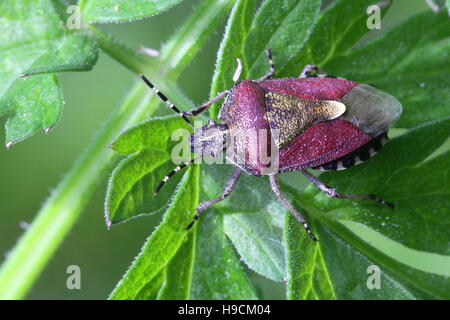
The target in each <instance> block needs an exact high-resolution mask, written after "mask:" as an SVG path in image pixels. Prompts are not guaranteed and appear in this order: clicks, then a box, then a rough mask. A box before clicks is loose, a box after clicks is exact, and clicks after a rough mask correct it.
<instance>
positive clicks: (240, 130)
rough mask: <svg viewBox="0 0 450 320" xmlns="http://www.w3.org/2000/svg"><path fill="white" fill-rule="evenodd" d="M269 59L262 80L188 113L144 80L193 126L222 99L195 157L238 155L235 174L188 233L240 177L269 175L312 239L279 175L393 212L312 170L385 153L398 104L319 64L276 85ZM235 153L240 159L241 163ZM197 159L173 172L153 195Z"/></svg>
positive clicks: (199, 133)
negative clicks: (294, 174)
mask: <svg viewBox="0 0 450 320" xmlns="http://www.w3.org/2000/svg"><path fill="white" fill-rule="evenodd" d="M266 54H267V57H268V60H269V71H268V73H267V74H266V75H265V76H263V77H262V78H260V79H258V80H255V81H253V80H245V81H241V82H238V83H236V84H235V85H234V87H233V88H231V89H230V90H226V91H223V92H221V93H219V94H218V95H217V96H216V97H214V98H213V99H211V100H209V101H207V102H206V103H204V104H203V105H201V106H199V107H197V108H195V109H193V110H192V111H189V112H180V111H179V110H178V109H177V108H176V107H175V106H174V105H173V104H172V103H171V102H170V101H169V100H168V99H167V97H166V96H165V95H164V94H162V93H161V92H160V91H159V90H157V89H155V88H154V86H153V84H152V83H151V82H150V81H149V80H148V79H147V78H145V77H144V76H141V77H142V79H143V80H144V81H145V83H146V84H147V85H148V86H149V87H150V88H152V89H153V90H154V91H155V93H156V94H157V95H158V96H159V97H160V98H161V99H162V101H163V102H165V103H166V104H167V105H168V106H169V107H170V108H171V109H172V110H174V111H175V112H176V113H178V114H179V115H180V116H181V117H183V119H184V120H185V121H186V122H188V123H189V124H191V122H190V121H189V120H188V118H187V117H195V116H197V115H198V114H200V113H202V112H204V111H205V110H207V109H208V107H209V106H211V105H212V104H213V103H215V102H217V101H219V100H221V99H223V98H225V100H224V103H223V104H222V107H221V109H220V113H219V119H220V120H221V123H217V122H216V121H215V120H213V119H210V120H209V122H208V123H207V124H206V125H205V126H203V127H201V128H199V129H196V130H195V131H194V133H193V134H192V135H191V138H190V143H191V151H192V152H194V153H199V154H200V156H199V157H202V155H203V154H205V153H208V154H212V155H218V154H220V153H221V152H222V151H229V150H230V149H231V150H232V151H234V152H231V156H230V155H229V154H228V152H227V159H228V160H230V161H231V162H232V163H233V164H235V165H236V169H235V170H234V171H233V174H232V175H231V177H230V179H229V180H228V182H227V184H226V186H225V189H224V191H223V193H222V194H221V195H220V196H219V197H217V198H215V199H212V200H209V201H205V202H202V203H200V205H199V206H198V207H197V212H196V215H195V216H194V218H193V220H192V222H191V223H190V224H189V225H188V226H187V227H186V229H189V228H191V227H192V225H193V224H194V223H195V221H196V220H197V219H198V217H199V215H200V214H201V212H203V211H205V210H206V209H207V208H208V207H210V206H211V205H213V204H215V203H217V202H219V201H222V200H223V199H225V198H226V197H228V196H229V195H230V194H231V192H232V191H233V188H234V187H235V186H236V183H237V181H238V179H239V177H240V175H241V174H242V172H245V173H247V174H250V175H254V176H259V177H261V176H266V175H267V176H269V180H270V184H271V187H272V190H273V192H274V193H275V194H276V196H277V197H278V199H279V200H280V202H281V203H282V204H283V205H284V206H285V207H286V208H287V209H288V210H289V211H290V212H291V213H292V214H293V215H294V216H295V218H296V219H297V220H298V221H299V222H300V223H301V224H302V225H303V227H304V228H305V230H306V232H307V233H308V235H309V236H310V237H311V238H312V239H313V240H314V241H316V240H317V239H316V237H315V236H314V235H313V233H312V232H311V230H310V228H309V227H308V224H307V223H306V221H305V219H304V218H303V217H302V215H301V214H300V213H299V212H298V211H297V210H296V209H295V208H294V207H293V206H292V205H291V203H290V202H289V201H288V200H287V199H286V198H285V197H284V195H283V194H282V193H281V191H280V187H279V184H278V181H277V174H278V173H283V172H288V171H300V172H301V173H302V174H303V175H305V176H306V178H308V179H309V180H310V181H311V182H312V183H313V184H314V185H315V186H317V187H318V188H319V189H320V190H321V191H323V192H325V193H326V194H327V195H328V196H329V197H334V198H343V199H360V200H372V201H376V202H378V203H380V204H383V205H386V206H390V207H392V204H390V203H388V202H386V201H384V200H382V199H380V198H379V197H377V196H375V195H371V194H367V195H357V194H342V193H339V192H338V191H336V190H335V189H334V188H332V187H329V186H327V185H325V184H324V183H323V182H321V181H320V180H319V179H318V178H317V177H316V176H314V175H313V174H311V173H310V172H309V171H307V170H308V169H314V170H342V169H346V168H350V167H352V166H354V165H357V164H359V163H362V162H364V161H366V160H367V159H369V158H370V157H371V156H373V155H374V154H375V153H376V152H377V151H378V150H379V149H380V148H381V147H382V145H383V144H384V142H385V141H386V139H387V131H388V129H389V128H390V127H391V126H392V124H393V123H394V122H395V121H396V120H397V119H398V118H399V117H400V115H401V113H402V106H401V104H400V102H399V101H397V100H396V99H395V98H394V97H392V96H391V95H389V94H387V93H385V92H383V91H380V90H378V89H376V88H374V87H372V86H369V85H366V84H360V83H357V82H354V81H350V80H346V79H343V78H337V77H333V76H330V75H327V74H326V73H324V72H323V71H322V70H320V69H319V68H318V67H317V66H315V65H307V66H306V67H305V68H304V69H303V71H302V72H301V74H300V75H299V77H297V78H281V79H272V78H273V77H274V76H275V66H274V63H273V61H272V56H271V52H270V50H267V51H266ZM252 132H257V133H260V132H263V134H262V135H261V134H259V136H263V137H264V138H265V139H259V138H258V134H257V135H253V134H251V133H252ZM230 137H232V139H231V140H232V141H233V138H234V137H239V138H240V139H237V142H235V143H234V145H233V146H230V143H229V141H230ZM274 147H275V149H276V152H275V153H276V155H277V156H276V157H273V154H271V156H269V159H270V160H269V161H268V162H263V161H262V160H261V157H260V156H261V155H262V154H267V153H269V154H270V153H271V152H270V150H273V149H274ZM237 150H239V151H240V153H239V152H237ZM236 154H241V155H242V154H243V157H237V156H236ZM274 159H275V160H274ZM193 161H194V160H192V161H190V162H188V163H185V164H183V165H180V166H178V167H176V168H175V169H173V170H172V171H171V172H169V173H168V174H167V176H165V177H164V179H163V180H162V181H161V183H160V184H159V185H158V186H157V188H156V191H155V193H157V192H159V190H160V189H161V187H162V186H163V185H164V183H165V182H167V180H168V179H169V178H170V177H171V176H173V175H174V174H175V173H176V172H178V171H180V170H181V169H182V168H184V167H186V166H188V165H189V164H191V163H193ZM274 162H276V166H273V163H274Z"/></svg>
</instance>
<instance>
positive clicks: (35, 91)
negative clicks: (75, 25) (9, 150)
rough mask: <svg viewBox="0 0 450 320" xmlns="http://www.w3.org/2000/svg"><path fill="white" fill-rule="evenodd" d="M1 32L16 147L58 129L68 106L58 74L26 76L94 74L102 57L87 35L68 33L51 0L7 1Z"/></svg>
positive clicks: (1, 93)
mask: <svg viewBox="0 0 450 320" xmlns="http://www.w3.org/2000/svg"><path fill="white" fill-rule="evenodd" d="M30 8H32V10H31V9H30ZM37 26H39V27H37ZM0 29H1V30H2V32H1V34H0V54H1V56H2V59H1V61H0V115H4V114H7V115H10V118H9V119H8V120H7V122H6V142H7V145H8V146H11V145H12V144H13V143H15V142H18V141H20V140H23V139H25V138H26V137H28V136H30V135H32V134H34V133H35V132H37V131H38V130H49V129H50V128H51V127H52V126H54V125H55V123H56V122H57V121H58V119H59V117H60V114H61V109H62V104H63V101H62V94H61V89H60V86H59V84H58V80H57V77H56V76H55V75H53V74H48V75H40V76H30V77H26V78H20V75H24V74H27V75H34V74H42V73H54V72H62V71H82V70H90V69H91V68H92V66H93V65H94V64H95V62H96V61H97V55H98V54H97V46H96V44H95V43H94V42H92V41H91V40H89V39H88V37H87V36H86V35H85V34H84V32H83V31H77V30H68V29H66V27H65V25H64V22H63V21H62V20H61V19H60V16H59V15H58V13H57V12H56V10H55V8H54V6H53V3H52V1H50V0H39V1H31V0H22V1H15V0H4V1H2V2H1V3H0Z"/></svg>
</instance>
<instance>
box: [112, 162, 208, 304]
mask: <svg viewBox="0 0 450 320" xmlns="http://www.w3.org/2000/svg"><path fill="white" fill-rule="evenodd" d="M198 171H199V168H198V167H197V166H195V165H194V166H192V167H190V168H189V170H188V171H187V172H186V173H185V175H184V176H183V178H182V180H181V182H180V184H179V188H178V192H177V193H176V196H175V198H174V199H173V202H172V203H171V205H170V207H169V209H168V210H167V212H166V214H165V216H164V220H163V222H162V223H161V224H160V226H159V227H158V228H157V229H156V230H155V231H154V232H153V233H152V235H151V236H150V237H149V238H148V240H147V242H146V243H145V245H144V247H143V248H142V250H141V252H140V254H139V255H138V257H137V258H136V260H135V261H134V262H133V264H132V266H131V267H130V269H129V270H128V271H127V273H126V274H125V276H124V277H123V278H122V280H121V281H120V282H119V284H118V285H117V287H116V288H115V289H114V291H113V292H112V293H111V296H110V299H115V300H122V299H135V298H136V297H139V298H141V299H142V298H144V297H143V296H142V294H140V292H141V290H144V292H148V287H149V286H150V283H151V282H152V281H155V280H154V279H158V277H157V276H158V274H159V273H160V272H161V270H162V269H163V268H164V267H165V266H166V265H167V264H168V263H169V261H170V260H171V259H172V258H173V257H174V255H175V254H176V253H177V251H178V249H179V248H180V246H182V244H183V243H184V242H185V241H187V231H186V230H184V227H185V226H186V225H187V224H188V223H189V222H190V221H191V219H192V216H193V215H194V214H195V208H196V207H197V204H198V197H199V187H198V186H199V174H198ZM155 277H156V278H155Z"/></svg>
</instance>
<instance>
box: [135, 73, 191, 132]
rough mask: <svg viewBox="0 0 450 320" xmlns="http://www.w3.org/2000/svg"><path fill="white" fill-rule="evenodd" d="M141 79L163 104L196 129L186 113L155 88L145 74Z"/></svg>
mask: <svg viewBox="0 0 450 320" xmlns="http://www.w3.org/2000/svg"><path fill="white" fill-rule="evenodd" d="M139 76H140V77H141V79H142V80H144V82H145V84H146V85H147V86H148V87H149V88H150V89H152V90H153V92H154V93H156V95H157V96H158V97H159V98H160V99H161V101H162V102H164V104H165V105H166V106H168V107H169V108H170V109H172V110H173V111H174V112H175V113H176V114H178V115H179V116H180V117H182V118H183V120H184V121H185V122H186V123H188V124H189V125H190V126H191V127H194V126H193V124H192V122H191V121H190V120H189V119H188V118H186V115H185V114H184V112H181V111H180V110H179V109H178V108H177V107H176V106H175V105H174V104H173V103H172V102H170V101H169V99H168V98H167V97H166V96H165V95H164V94H163V93H162V92H161V91H159V90H158V89H156V88H155V86H154V85H153V83H151V82H150V80H148V79H147V77H146V76H144V75H143V74H141V75H139Z"/></svg>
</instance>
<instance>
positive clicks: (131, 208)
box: [105, 116, 189, 225]
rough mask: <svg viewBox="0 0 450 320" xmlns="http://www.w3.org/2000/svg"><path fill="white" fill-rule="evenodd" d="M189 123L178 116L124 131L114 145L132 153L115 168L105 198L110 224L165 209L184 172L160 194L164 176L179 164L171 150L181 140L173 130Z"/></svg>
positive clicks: (158, 119)
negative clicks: (156, 190)
mask: <svg viewBox="0 0 450 320" xmlns="http://www.w3.org/2000/svg"><path fill="white" fill-rule="evenodd" d="M188 128H189V127H188V126H187V124H186V123H185V122H184V121H183V120H182V119H181V118H180V117H177V116H171V117H166V118H154V119H151V120H148V121H146V122H144V123H142V124H139V125H137V126H135V127H133V128H130V129H128V130H127V131H125V132H124V133H123V134H121V135H120V136H119V137H118V138H117V139H116V140H115V141H114V142H113V143H112V148H113V149H114V150H115V151H117V152H120V153H122V154H131V155H130V156H128V157H127V158H126V159H125V160H123V161H122V162H121V163H120V164H119V165H118V166H117V167H116V168H115V169H114V171H113V174H112V176H111V178H110V181H109V184H108V189H107V193H106V194H107V197H106V201H105V217H106V221H107V224H108V225H112V224H115V223H119V222H124V221H126V220H128V219H130V218H133V217H136V216H138V215H143V214H152V213H155V212H157V211H159V210H163V209H164V207H165V206H166V205H167V204H168V202H169V200H170V198H171V196H172V192H173V191H174V189H175V187H176V185H177V183H178V181H179V179H180V178H181V175H175V176H174V177H173V178H172V179H170V180H169V181H168V183H167V185H165V186H164V188H163V189H162V190H161V192H160V193H159V194H157V195H154V194H153V193H154V191H155V189H156V187H157V185H158V184H159V182H160V181H162V179H163V178H164V176H165V175H166V174H167V173H168V172H169V171H170V170H172V169H173V168H174V167H175V166H176V165H175V164H173V162H172V160H171V155H170V153H171V150H172V148H173V147H174V145H175V144H176V143H177V142H175V141H171V136H172V133H173V132H174V131H176V130H178V129H180V130H184V132H186V133H189V131H188V130H187V129H188Z"/></svg>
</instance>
